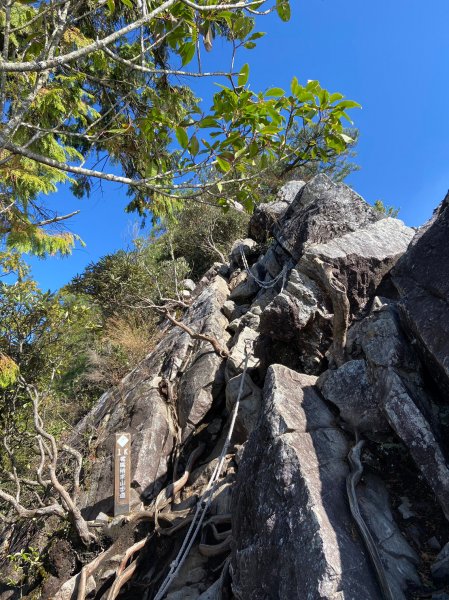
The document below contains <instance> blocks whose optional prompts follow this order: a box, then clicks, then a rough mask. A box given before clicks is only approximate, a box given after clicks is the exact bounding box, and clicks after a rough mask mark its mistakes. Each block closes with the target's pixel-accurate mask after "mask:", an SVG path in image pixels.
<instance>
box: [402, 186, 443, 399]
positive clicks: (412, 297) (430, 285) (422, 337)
mask: <svg viewBox="0 0 449 600" xmlns="http://www.w3.org/2000/svg"><path fill="white" fill-rule="evenodd" d="M448 239H449V194H448V195H447V196H446V198H445V199H444V201H443V202H442V203H441V205H440V206H439V207H438V209H437V210H436V211H435V213H434V216H433V218H432V219H431V221H430V222H429V223H427V224H426V225H425V226H424V227H422V228H421V229H420V230H419V231H418V233H417V234H416V236H415V238H414V240H413V242H412V244H411V245H410V248H409V250H408V252H407V253H406V254H404V256H403V257H402V259H401V260H400V261H399V262H398V264H397V266H396V268H395V269H394V271H393V282H394V284H395V285H396V287H397V289H398V291H399V294H400V296H401V302H400V308H401V315H402V318H403V321H404V323H405V325H406V328H407V329H408V330H409V332H410V333H409V335H410V338H411V339H412V340H413V341H414V342H415V343H416V344H417V347H418V349H419V351H420V354H421V357H422V359H423V360H424V362H425V363H426V365H427V368H428V369H429V370H430V372H431V375H432V378H433V379H434V381H435V383H436V384H437V385H438V386H439V388H440V390H441V392H442V400H443V401H444V399H445V398H446V402H447V397H448V392H449V360H448V356H449V243H448Z"/></svg>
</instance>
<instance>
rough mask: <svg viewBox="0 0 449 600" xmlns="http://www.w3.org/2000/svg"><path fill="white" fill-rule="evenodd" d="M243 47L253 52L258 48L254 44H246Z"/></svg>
mask: <svg viewBox="0 0 449 600" xmlns="http://www.w3.org/2000/svg"><path fill="white" fill-rule="evenodd" d="M243 47H244V48H247V49H248V50H252V49H253V48H255V47H256V44H255V43H254V42H246V44H243Z"/></svg>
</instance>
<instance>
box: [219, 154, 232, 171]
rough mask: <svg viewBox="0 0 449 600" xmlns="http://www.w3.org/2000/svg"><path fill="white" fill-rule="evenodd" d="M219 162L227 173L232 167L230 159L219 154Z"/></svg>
mask: <svg viewBox="0 0 449 600" xmlns="http://www.w3.org/2000/svg"><path fill="white" fill-rule="evenodd" d="M217 164H218V166H219V167H220V169H221V170H222V171H223V173H227V172H228V171H229V170H230V169H231V165H230V164H229V163H228V161H227V160H224V159H223V158H221V156H217Z"/></svg>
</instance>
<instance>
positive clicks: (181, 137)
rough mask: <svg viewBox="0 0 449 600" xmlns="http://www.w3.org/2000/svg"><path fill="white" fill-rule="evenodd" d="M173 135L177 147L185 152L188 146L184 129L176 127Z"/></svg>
mask: <svg viewBox="0 0 449 600" xmlns="http://www.w3.org/2000/svg"><path fill="white" fill-rule="evenodd" d="M175 133H176V139H177V140H178V142H179V145H180V146H181V148H183V150H185V149H186V148H187V146H188V145H189V136H188V135H187V132H186V130H185V129H184V127H177V128H176V131H175Z"/></svg>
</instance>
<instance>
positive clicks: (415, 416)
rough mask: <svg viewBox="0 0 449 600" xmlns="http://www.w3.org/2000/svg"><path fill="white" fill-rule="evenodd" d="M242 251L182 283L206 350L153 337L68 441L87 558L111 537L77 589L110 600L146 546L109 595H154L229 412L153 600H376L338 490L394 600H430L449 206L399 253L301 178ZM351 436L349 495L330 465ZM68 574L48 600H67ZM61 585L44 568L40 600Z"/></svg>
mask: <svg viewBox="0 0 449 600" xmlns="http://www.w3.org/2000/svg"><path fill="white" fill-rule="evenodd" d="M248 235H249V237H248V238H245V239H242V240H237V242H236V243H235V244H234V246H233V248H232V250H231V253H230V258H229V263H228V264H219V263H217V264H215V265H214V266H213V267H212V268H211V269H210V270H209V271H208V272H207V273H206V274H205V275H204V277H203V278H202V279H201V280H200V281H199V282H198V283H197V284H196V285H195V283H194V282H192V281H188V280H186V281H184V282H183V288H182V289H183V293H184V292H186V293H185V294H184V296H183V297H184V299H185V300H186V302H187V304H188V307H187V308H186V309H185V310H184V311H179V313H178V317H177V318H178V319H179V320H181V321H182V322H183V324H184V325H186V326H187V327H189V328H190V329H191V330H193V331H194V332H195V333H202V334H205V335H207V336H209V337H211V338H213V339H214V340H215V341H216V343H217V344H218V346H219V348H221V351H219V352H217V351H216V350H214V348H213V346H212V345H211V344H210V343H209V342H207V341H204V340H198V339H193V338H192V337H191V336H190V335H189V334H188V333H187V332H186V331H185V330H183V329H182V328H179V327H176V326H173V325H172V324H171V323H169V322H168V321H166V322H163V323H161V328H162V333H163V335H161V341H160V343H159V344H158V345H157V346H156V348H155V349H154V350H153V352H152V353H151V354H149V355H148V357H147V358H146V359H145V360H144V361H143V362H142V363H141V364H139V365H137V366H136V368H135V369H134V370H133V371H132V372H131V373H130V374H129V375H128V376H127V377H125V379H124V380H123V381H122V382H121V384H120V385H119V386H117V387H116V388H114V389H112V390H110V391H109V392H107V393H106V394H105V395H104V396H103V397H102V398H100V400H99V402H98V404H97V405H96V406H95V407H94V408H93V409H92V411H91V412H90V413H89V414H88V415H87V416H86V417H85V419H84V420H83V421H82V422H81V423H80V424H79V425H78V426H77V427H76V429H75V432H74V434H73V437H72V443H73V444H74V445H77V444H78V448H80V449H84V446H85V445H88V446H89V457H90V464H89V467H90V469H89V472H88V474H87V477H86V480H85V485H84V488H83V490H82V493H81V502H82V508H83V514H84V515H85V517H86V518H87V519H97V522H96V526H97V527H101V528H102V530H101V531H102V535H103V538H102V543H103V545H104V547H105V548H106V547H107V546H108V544H110V543H111V540H118V541H117V544H118V545H117V546H114V545H113V546H112V548H113V550H114V552H112V551H111V553H110V555H108V558H107V560H105V562H104V564H102V565H101V567H100V568H99V569H97V570H96V571H95V573H94V575H93V576H92V577H90V578H88V581H87V583H88V589H89V590H92V593H91V596H92V597H93V596H95V597H96V598H98V600H100V599H101V600H105V599H106V598H107V597H111V596H110V595H109V594H110V590H111V588H110V586H111V582H112V581H113V580H114V579H115V582H116V584H117V582H120V581H123V578H122V577H118V578H117V577H116V574H117V573H118V571H120V563H121V561H122V558H123V552H124V549H125V548H126V547H128V546H131V545H133V544H134V543H135V542H136V541H137V540H141V539H143V538H144V537H145V536H146V535H147V534H148V533H149V535H148V538H147V542H146V544H145V547H144V548H142V549H141V551H140V554H139V556H138V558H137V560H135V561H134V559H131V562H130V563H129V564H130V568H131V567H132V569H134V566H135V572H134V575H133V576H132V578H130V579H129V581H128V583H127V584H126V586H125V587H123V589H122V591H121V592H120V596H119V597H120V598H121V599H122V600H134V599H135V598H140V597H142V594H143V593H144V594H147V592H148V594H147V596H148V600H151V599H152V598H155V597H157V592H158V586H159V585H160V584H161V582H162V580H163V578H164V577H165V575H166V573H167V572H168V570H169V568H170V565H171V564H173V561H175V559H176V555H177V552H178V550H179V549H180V548H181V547H182V545H183V541H184V538H185V535H186V532H187V530H188V525H189V524H190V523H191V522H192V519H194V514H195V510H196V508H197V507H198V506H200V507H201V506H202V505H201V504H199V503H198V501H199V499H200V498H202V497H203V498H204V496H203V494H204V493H205V490H206V489H208V488H207V486H208V482H209V480H210V478H211V477H212V475H213V474H214V472H215V470H216V468H217V466H218V465H219V461H220V459H219V457H220V456H221V453H222V451H223V447H224V444H225V440H226V439H227V436H228V427H229V426H230V422H231V420H230V415H231V413H232V412H233V410H234V406H235V404H236V401H237V398H238V397H239V396H240V409H239V413H238V414H237V416H236V421H235V428H234V430H233V435H232V437H231V441H230V444H229V446H228V447H227V448H226V452H225V453H223V468H222V471H221V475H220V477H219V478H218V480H217V482H216V485H215V487H214V488H213V492H212V496H211V502H210V506H209V509H208V513H207V514H206V516H205V517H204V520H203V521H202V522H201V523H200V526H199V529H198V535H197V537H196V539H195V543H194V544H193V546H192V548H191V550H190V553H189V555H188V557H187V559H186V562H185V563H184V564H183V565H182V566H181V568H180V570H179V573H177V575H176V577H175V579H174V581H173V582H172V584H171V586H170V588H169V589H168V590H167V593H166V595H165V597H166V598H171V599H172V600H178V599H179V600H181V599H183V598H192V600H193V599H194V598H195V599H198V598H202V599H203V600H220V599H224V598H231V597H234V598H237V599H239V600H240V599H242V600H243V599H245V600H246V599H247V598H254V600H292V599H295V598H299V599H301V600H302V599H303V600H325V599H328V600H337V599H338V600H371V599H372V600H380V598H381V597H382V596H381V591H380V587H379V584H378V579H377V578H378V575H376V571H375V569H374V565H373V562H372V552H370V551H369V550H368V549H367V548H369V541H368V542H367V541H366V534H365V539H362V537H363V535H362V534H361V533H359V529H358V528H357V527H356V521H355V520H354V517H353V513H352V512H351V511H350V508H349V503H348V489H347V481H348V480H347V477H348V475H349V474H350V475H351V478H353V477H355V476H357V477H356V479H357V478H358V479H359V481H358V482H357V483H356V484H355V502H356V504H357V505H358V507H359V510H360V515H361V518H362V519H363V522H364V523H365V525H366V528H367V531H368V532H369V536H368V538H369V537H370V538H371V539H372V540H373V541H374V544H375V546H376V548H377V550H378V553H379V555H380V560H381V563H382V565H383V566H382V568H381V571H382V572H383V573H384V574H385V577H386V578H387V581H388V584H389V587H390V588H391V590H392V594H393V598H394V600H405V599H406V598H407V599H409V598H412V597H428V598H432V599H435V600H436V599H437V597H438V598H439V597H441V598H443V597H445V596H444V595H445V593H446V592H447V591H448V589H449V587H448V585H447V584H446V583H445V582H446V581H447V579H446V577H447V573H448V572H449V569H448V560H447V556H448V554H449V551H448V550H447V548H448V544H449V509H448V507H449V467H448V456H449V444H448V443H447V434H448V433H449V430H448V428H449V419H448V415H449V411H448V408H447V393H446V392H447V391H449V341H448V340H449V325H448V324H449V305H448V301H449V267H448V265H449V244H448V242H447V241H448V240H449V196H448V198H446V199H445V201H444V202H443V204H442V205H441V206H440V208H439V209H438V210H437V211H436V213H435V216H434V218H433V219H432V221H431V222H430V223H429V224H427V225H426V226H425V227H423V228H422V229H421V230H419V231H418V233H417V234H416V236H415V232H414V231H413V230H412V229H410V228H408V227H406V226H405V225H404V224H403V223H402V222H401V221H399V220H398V219H392V218H387V217H384V216H382V215H380V214H379V212H377V211H375V210H374V209H373V208H372V207H371V206H369V205H368V204H367V203H366V202H365V201H364V200H363V199H362V198H360V196H358V195H357V194H356V193H355V192H354V191H353V190H351V189H350V188H348V187H347V186H345V185H343V184H336V183H333V182H332V181H331V180H330V179H329V178H328V177H326V176H324V175H318V176H317V177H315V178H313V179H312V180H311V181H309V182H308V183H307V184H305V183H304V182H290V183H289V184H287V185H286V186H285V187H284V188H283V189H282V190H281V192H280V193H279V195H278V197H277V199H276V202H274V203H272V204H267V205H261V206H259V207H258V208H257V210H256V211H255V213H254V215H253V217H252V218H251V222H250V225H249V233H248ZM240 248H242V249H243V252H244V254H245V257H246V259H247V262H248V265H249V267H248V270H247V269H246V264H245V261H243V259H242V255H241V250H240ZM247 354H248V362H247V368H245V359H246V356H247ZM241 383H242V386H241V385H240V384H241ZM240 388H241V390H242V393H241V394H240ZM117 431H129V432H130V433H131V434H132V511H133V512H134V513H135V514H137V512H138V511H139V510H140V509H141V508H142V507H143V508H144V509H145V513H144V516H145V522H144V523H140V524H139V525H135V523H134V521H133V520H131V521H130V522H129V523H128V524H126V523H123V522H118V521H116V520H114V519H111V510H112V459H111V457H112V449H113V443H114V434H115V433H116V432H117ZM358 437H362V438H363V439H364V441H365V450H364V452H363V453H362V455H361V468H360V469H361V473H359V475H362V476H361V478H360V477H358V475H357V472H356V471H355V470H354V469H355V467H354V464H352V465H351V466H350V464H349V463H348V460H347V456H348V452H349V449H350V448H351V447H352V446H353V445H354V443H355V441H356V439H357V438H358ZM192 456H194V457H196V458H195V460H193V459H192V460H193V465H192V464H191V460H190V458H191V457H192ZM183 473H184V475H183ZM352 480H353V479H351V480H350V481H352ZM173 482H176V485H172V483H173ZM163 488H165V490H164V491H163V493H162V494H161V495H159V497H158V499H156V497H157V496H158V494H159V492H160V490H162V489H163ZM174 488H176V489H175V490H174ZM351 489H352V488H351V487H350V489H349V495H350V497H351V498H352V496H351ZM172 491H176V494H175V496H171V493H172ZM164 502H165V503H164ZM353 502H354V500H352V499H351V504H352V503H353ZM156 508H157V510H156ZM155 512H157V515H155ZM100 513H105V514H102V515H100ZM100 517H101V523H100ZM133 518H134V517H133ZM360 530H361V531H363V528H361V529H360ZM124 532H125V533H126V535H127V536H128V537H127V538H124V537H123V536H124V535H125V533H124ZM153 533H154V535H153ZM423 540H424V542H423ZM425 540H432V544H430V541H429V542H425ZM119 542H120V543H119ZM115 543H116V542H114V544H115ZM30 545H31V546H33V543H32V542H30ZM442 548H443V550H442V551H441V553H440V555H439V556H437V553H438V551H439V550H441V549H442ZM67 554H68V555H69V552H68V553H67ZM73 556H78V554H77V553H74V554H73ZM91 558H92V557H91V555H90V554H86V555H84V556H82V558H81V559H80V560H81V562H83V561H84V562H88V561H89V560H91ZM423 559H424V560H423ZM71 564H72V563H71ZM74 564H75V566H74V567H73V568H74V569H75V571H74V572H73V573H69V572H67V573H66V575H67V576H70V574H71V575H72V576H71V578H70V579H69V580H68V581H66V582H65V583H64V584H63V585H62V586H61V589H59V590H58V592H57V593H55V594H54V598H59V599H63V598H71V597H73V595H74V594H76V591H75V590H76V588H77V585H78V583H79V580H80V574H79V567H80V564H78V562H76V563H74ZM133 565H134V566H133ZM221 565H223V568H222V567H221ZM430 565H433V566H430ZM0 566H1V565H0ZM70 568H72V567H70ZM132 569H131V570H132ZM67 571H69V570H68V569H67ZM421 573H423V574H424V577H423V579H422V580H421V579H420V576H419V574H421ZM56 575H57V577H56ZM125 575H126V573H125ZM126 576H127V575H126ZM63 579H65V576H64V578H62V577H60V574H59V573H57V570H56V569H54V570H53V571H52V578H49V579H48V580H47V584H46V585H47V588H46V590H47V593H49V594H50V596H51V594H53V592H51V593H50V592H49V591H48V590H53V589H54V588H55V586H56V585H57V582H58V581H59V583H60V584H61V583H62V580H63ZM445 585H446V588H448V589H443V586H445ZM10 587H11V586H9V587H7V588H1V586H0V600H2V598H3V597H4V598H7V597H8V596H2V595H1V594H2V592H3V591H4V590H5V594H9V592H10ZM436 589H438V590H440V591H439V592H438V593H437V592H435V590H436ZM142 590H145V591H144V592H143V591H142ZM23 591H24V592H25V593H28V591H27V590H23ZM393 598H390V599H389V600H393Z"/></svg>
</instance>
